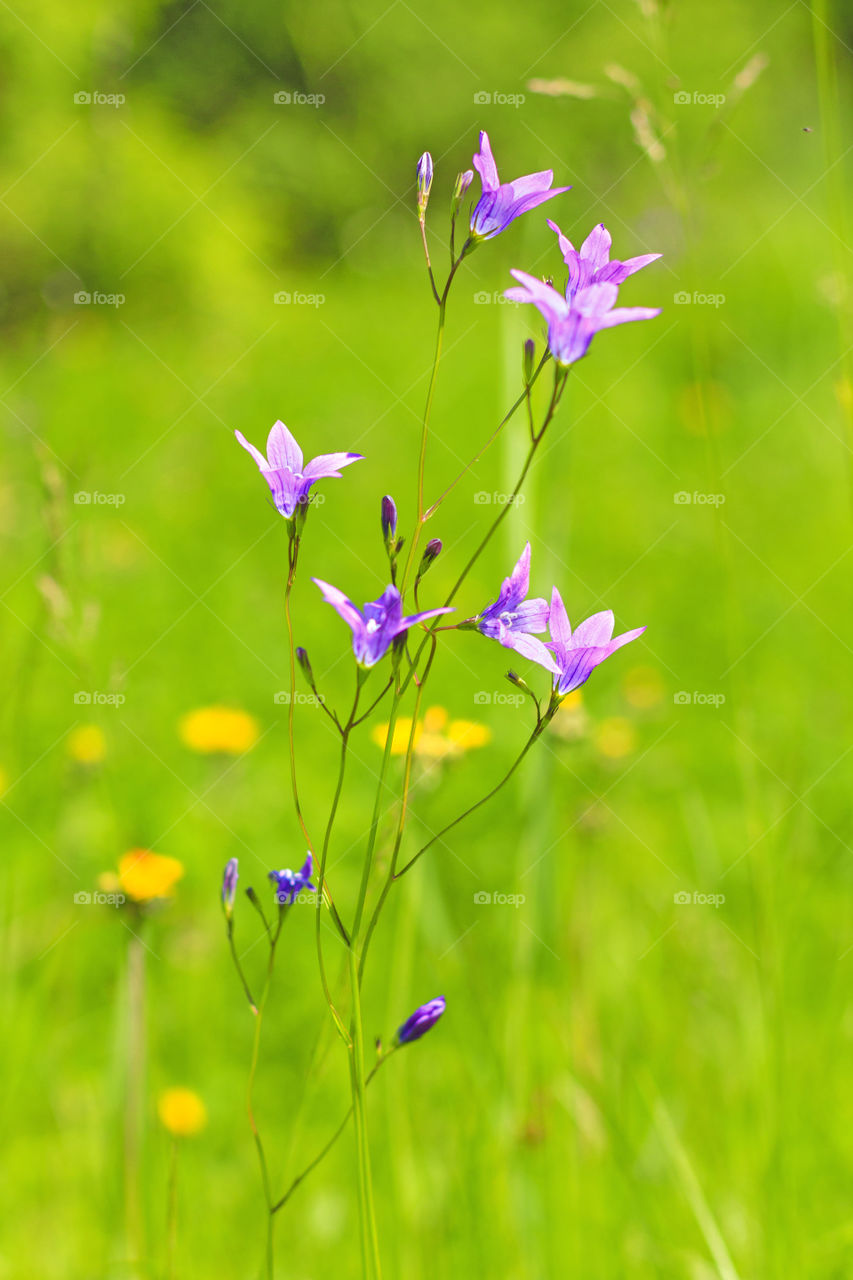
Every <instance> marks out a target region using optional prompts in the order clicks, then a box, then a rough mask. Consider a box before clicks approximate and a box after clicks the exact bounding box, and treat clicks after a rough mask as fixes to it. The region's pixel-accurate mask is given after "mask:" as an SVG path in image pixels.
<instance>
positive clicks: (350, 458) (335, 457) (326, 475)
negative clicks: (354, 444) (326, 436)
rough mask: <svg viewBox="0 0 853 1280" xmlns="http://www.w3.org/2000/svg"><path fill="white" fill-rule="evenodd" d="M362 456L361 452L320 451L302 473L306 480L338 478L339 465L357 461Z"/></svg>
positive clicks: (346, 465)
mask: <svg viewBox="0 0 853 1280" xmlns="http://www.w3.org/2000/svg"><path fill="white" fill-rule="evenodd" d="M363 457H364V454H362V453H320V454H318V455H317V457H316V458H312V459H311V461H310V462H309V463H308V464H307V465H306V467H305V470H304V471H303V473H302V474H303V475H304V476H305V479H306V480H328V479H335V480H338V479H340V474H341V473H340V470H339V468H340V467H348V466H349V465H350V463H351V462H358V461H360V459H361V458H363Z"/></svg>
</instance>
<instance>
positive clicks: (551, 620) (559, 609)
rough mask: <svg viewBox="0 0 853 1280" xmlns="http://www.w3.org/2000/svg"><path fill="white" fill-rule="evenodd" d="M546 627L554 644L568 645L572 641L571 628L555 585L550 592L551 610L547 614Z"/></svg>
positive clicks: (561, 598)
mask: <svg viewBox="0 0 853 1280" xmlns="http://www.w3.org/2000/svg"><path fill="white" fill-rule="evenodd" d="M548 627H549V630H550V632H551V639H552V641H554V643H555V644H559V645H565V646H567V647H568V646H569V645H570V644H571V642H572V628H571V624H570V622H569V615H568V613H567V612H566V606H565V605H564V604H563V597H562V596H561V595H560V593H559V591H558V590H557V588H556V587H554V588H553V590H552V592H551V612H550V614H549V616H548Z"/></svg>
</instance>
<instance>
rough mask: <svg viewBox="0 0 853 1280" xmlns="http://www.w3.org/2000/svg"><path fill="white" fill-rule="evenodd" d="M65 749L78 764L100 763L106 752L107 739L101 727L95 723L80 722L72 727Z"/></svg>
mask: <svg viewBox="0 0 853 1280" xmlns="http://www.w3.org/2000/svg"><path fill="white" fill-rule="evenodd" d="M66 749H67V751H68V754H69V755H70V757H71V759H72V760H76V761H77V763H78V764H100V763H101V761H102V760H103V758H104V756H105V755H106V754H107V740H106V738H105V737H104V731H103V729H100V728H98V726H97V725H96V724H81V725H78V726H77V728H76V729H72V730H71V732H70V733H69V735H68V738H67V740H66Z"/></svg>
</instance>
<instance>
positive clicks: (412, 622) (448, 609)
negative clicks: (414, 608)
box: [399, 604, 453, 631]
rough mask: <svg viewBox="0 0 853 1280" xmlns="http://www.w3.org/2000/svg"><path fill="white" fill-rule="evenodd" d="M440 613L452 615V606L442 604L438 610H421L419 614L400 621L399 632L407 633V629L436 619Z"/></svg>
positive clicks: (410, 615) (413, 614)
mask: <svg viewBox="0 0 853 1280" xmlns="http://www.w3.org/2000/svg"><path fill="white" fill-rule="evenodd" d="M442 613H453V606H452V605H447V604H443V605H442V606H441V607H440V608H439V609H422V610H421V612H420V613H412V614H409V616H408V617H407V618H402V619H401V620H400V627H399V630H400V631H408V629H409V627H414V626H416V624H417V623H419V622H425V621H426V619H427V618H437V617H439V615H440V614H442Z"/></svg>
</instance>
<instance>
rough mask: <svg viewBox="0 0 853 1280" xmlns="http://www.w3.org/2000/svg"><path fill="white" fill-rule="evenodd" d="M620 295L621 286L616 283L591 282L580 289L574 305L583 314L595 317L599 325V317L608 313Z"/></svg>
mask: <svg viewBox="0 0 853 1280" xmlns="http://www.w3.org/2000/svg"><path fill="white" fill-rule="evenodd" d="M618 297H619V288H618V286H617V285H615V284H609V283H604V284H590V285H587V286H586V288H585V289H580V290H579V291H578V293H577V295H576V296H575V301H574V305H575V307H576V309H577V310H578V311H579V312H580V314H581V315H583V316H588V317H592V318H594V319H595V321H596V326H598V323H599V317H600V316H604V315H606V313H607V312H608V311H609V310H610V309H611V307H613V306H614V305H615V303H616V299H617V298H618Z"/></svg>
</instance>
